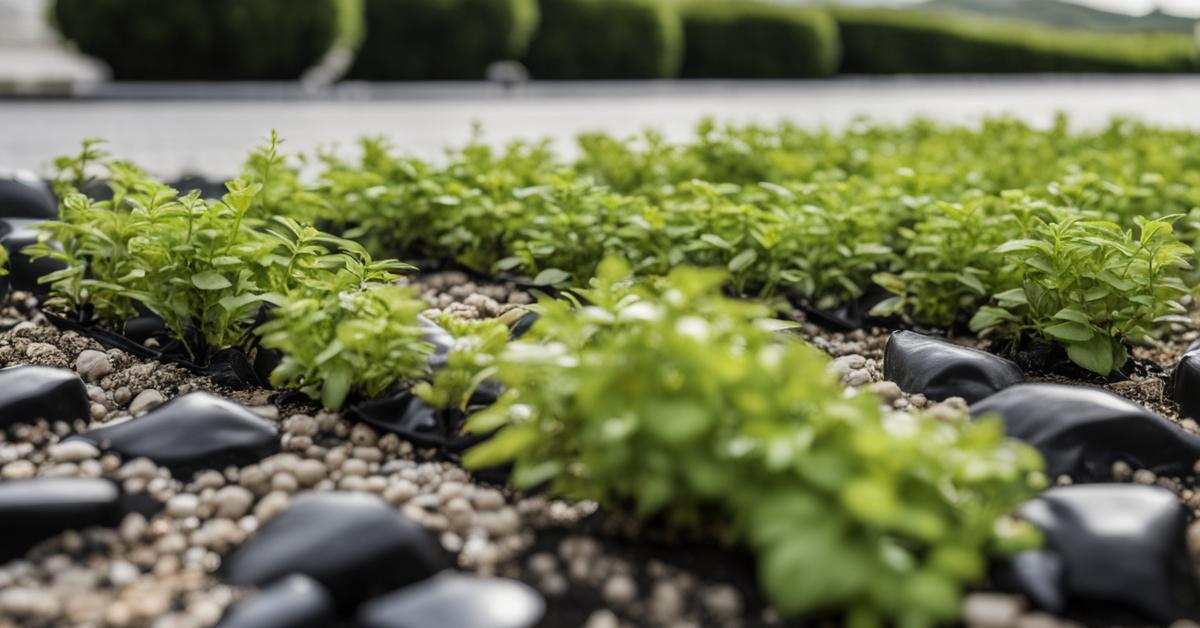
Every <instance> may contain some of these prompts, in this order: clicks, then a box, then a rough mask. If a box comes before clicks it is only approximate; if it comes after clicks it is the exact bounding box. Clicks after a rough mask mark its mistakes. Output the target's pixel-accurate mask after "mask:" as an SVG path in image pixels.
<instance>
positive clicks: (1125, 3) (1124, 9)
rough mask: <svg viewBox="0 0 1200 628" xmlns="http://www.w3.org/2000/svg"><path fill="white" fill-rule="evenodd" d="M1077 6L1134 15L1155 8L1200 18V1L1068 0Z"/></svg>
mask: <svg viewBox="0 0 1200 628" xmlns="http://www.w3.org/2000/svg"><path fill="white" fill-rule="evenodd" d="M1068 1H1070V2H1074V3H1075V4H1085V5H1087V6H1091V7H1096V8H1097V9H1104V10H1106V11H1119V12H1121V13H1131V14H1134V15H1142V14H1145V13H1149V12H1150V11H1152V10H1154V9H1155V8H1160V9H1162V10H1163V11H1166V12H1167V13H1174V14H1175V15H1185V16H1188V17H1200V0H1068Z"/></svg>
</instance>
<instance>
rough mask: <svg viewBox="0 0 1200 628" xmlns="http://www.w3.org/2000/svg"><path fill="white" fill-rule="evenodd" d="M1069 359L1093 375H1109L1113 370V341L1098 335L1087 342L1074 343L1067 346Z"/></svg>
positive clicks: (1122, 349)
mask: <svg viewBox="0 0 1200 628" xmlns="http://www.w3.org/2000/svg"><path fill="white" fill-rule="evenodd" d="M1116 344H1120V343H1116ZM1124 350H1125V349H1124V347H1122V348H1121V351H1122V352H1123V351H1124ZM1067 357H1068V358H1070V359H1071V361H1072V362H1074V363H1075V364H1078V365H1079V366H1081V367H1083V368H1085V369H1087V370H1089V371H1091V372H1093V373H1099V374H1100V375H1108V374H1109V373H1111V372H1112V370H1113V341H1112V340H1111V339H1109V338H1107V337H1105V336H1101V335H1098V334H1097V335H1095V336H1093V337H1092V338H1091V339H1090V340H1087V341H1085V342H1072V343H1070V344H1068V345H1067Z"/></svg>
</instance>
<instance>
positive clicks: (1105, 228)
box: [971, 216, 1194, 375]
mask: <svg viewBox="0 0 1200 628" xmlns="http://www.w3.org/2000/svg"><path fill="white" fill-rule="evenodd" d="M1178 218H1179V217H1178V216H1170V217H1167V218H1164V219H1159V220H1146V219H1144V218H1141V217H1138V219H1137V223H1138V229H1139V234H1138V235H1137V236H1135V235H1134V234H1133V233H1132V232H1131V231H1128V230H1122V229H1121V228H1120V227H1119V226H1118V225H1116V224H1114V223H1111V222H1107V221H1102V220H1095V219H1088V218H1084V217H1082V216H1066V217H1063V218H1061V219H1060V220H1058V221H1057V222H1051V223H1046V222H1041V221H1039V222H1038V224H1037V227H1036V230H1035V232H1034V234H1035V236H1037V237H1035V238H1029V239H1020V240H1013V241H1011V242H1007V243H1005V244H1003V245H1001V246H1000V247H998V248H997V249H996V250H995V252H996V253H998V254H1004V255H1005V256H1006V257H1007V259H1009V260H1010V262H1009V265H1010V266H1011V268H1012V270H1013V271H1014V272H1015V273H1016V274H1017V275H1018V276H1019V277H1020V278H1021V283H1020V287H1018V288H1013V289H1011V290H1006V291H1004V292H1000V293H999V294H996V295H995V300H996V303H997V307H983V308H980V310H979V312H978V313H976V314H975V316H974V317H973V318H972V319H971V329H972V330H973V331H979V332H983V333H985V334H995V335H1001V336H1004V337H1007V338H1009V339H1012V340H1013V341H1020V340H1023V339H1027V338H1028V339H1032V340H1034V341H1037V342H1044V343H1059V344H1063V345H1065V346H1066V349H1067V356H1068V357H1069V358H1070V359H1071V361H1072V362H1074V363H1075V364H1077V365H1079V366H1081V367H1083V368H1085V369H1087V370H1089V371H1093V372H1095V373H1098V374H1100V375H1108V374H1109V373H1110V372H1112V371H1114V370H1117V369H1120V368H1121V367H1122V366H1123V365H1124V364H1125V361H1126V360H1127V359H1128V353H1127V351H1126V349H1125V346H1124V344H1123V343H1122V341H1123V340H1124V339H1126V338H1131V339H1135V340H1141V339H1145V338H1146V337H1148V336H1149V335H1150V333H1151V330H1152V329H1153V325H1154V323H1155V321H1156V320H1157V319H1159V318H1160V317H1163V316H1167V315H1171V314H1179V313H1182V312H1185V311H1186V310H1185V309H1184V308H1183V306H1181V305H1180V304H1179V302H1178V299H1179V298H1180V297H1182V296H1183V295H1185V294H1187V292H1188V288H1187V286H1186V285H1185V284H1184V283H1183V281H1182V279H1181V278H1180V272H1181V270H1182V269H1184V268H1187V267H1189V266H1190V264H1189V261H1188V260H1189V259H1191V258H1192V256H1193V255H1194V252H1193V251H1192V249H1191V248H1190V247H1188V246H1187V245H1185V244H1182V243H1180V242H1179V240H1178V237H1177V236H1176V235H1175V233H1174V231H1173V229H1172V226H1171V225H1172V223H1173V222H1175V221H1176V220H1177V219H1178Z"/></svg>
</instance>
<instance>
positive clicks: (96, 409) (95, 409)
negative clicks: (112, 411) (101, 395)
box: [91, 403, 108, 421]
mask: <svg viewBox="0 0 1200 628" xmlns="http://www.w3.org/2000/svg"><path fill="white" fill-rule="evenodd" d="M91 415H92V418H93V419H95V420H97V421H99V420H100V419H103V418H104V417H106V416H108V408H106V407H104V404H102V403H93V404H92V405H91Z"/></svg>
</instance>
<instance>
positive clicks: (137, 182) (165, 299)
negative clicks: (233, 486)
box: [27, 134, 419, 404]
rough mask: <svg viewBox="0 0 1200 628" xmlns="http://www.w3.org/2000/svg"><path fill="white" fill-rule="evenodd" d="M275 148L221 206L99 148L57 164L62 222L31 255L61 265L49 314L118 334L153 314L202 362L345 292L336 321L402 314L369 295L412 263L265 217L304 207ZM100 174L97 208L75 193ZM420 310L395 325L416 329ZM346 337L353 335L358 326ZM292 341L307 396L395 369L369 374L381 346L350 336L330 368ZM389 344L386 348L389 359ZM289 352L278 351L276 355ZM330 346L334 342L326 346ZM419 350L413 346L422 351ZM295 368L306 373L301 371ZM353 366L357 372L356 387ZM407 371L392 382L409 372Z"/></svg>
mask: <svg viewBox="0 0 1200 628" xmlns="http://www.w3.org/2000/svg"><path fill="white" fill-rule="evenodd" d="M277 146H278V138H277V137H276V136H275V135H274V134H272V137H271V139H270V141H269V142H268V144H267V145H266V146H265V147H264V148H262V149H259V150H258V151H256V153H255V156H254V158H252V159H251V161H250V164H249V165H248V166H247V172H248V176H249V177H250V179H253V182H251V181H250V180H248V179H237V180H234V181H231V182H229V183H228V184H227V185H226V187H227V188H228V189H229V193H228V194H226V195H225V196H224V197H222V198H221V199H220V200H214V201H207V200H204V199H201V198H199V196H198V195H197V194H194V193H193V194H188V195H185V196H179V193H178V192H177V191H176V190H174V189H173V188H171V187H169V186H166V185H163V184H162V183H159V182H157V181H155V180H153V179H152V178H151V177H149V176H148V175H146V174H145V173H144V172H143V171H141V170H140V169H138V168H136V167H134V166H132V165H131V164H127V163H122V162H114V161H109V160H108V159H107V156H106V155H105V154H104V153H103V152H102V151H101V150H100V149H98V148H97V146H96V144H95V143H94V142H88V143H85V145H84V148H83V150H82V152H81V153H80V154H79V155H78V156H76V157H74V158H64V159H62V160H60V161H59V167H60V177H59V178H58V181H57V187H58V189H59V190H60V192H61V193H63V194H65V199H64V201H63V204H62V208H61V213H60V217H59V220H57V221H50V222H46V223H43V224H41V225H40V226H39V227H38V228H39V229H40V230H41V231H42V235H41V236H40V238H39V242H38V244H36V245H33V246H31V247H29V248H28V249H27V252H28V253H29V254H31V255H32V256H34V257H35V258H39V257H49V258H53V259H56V260H59V261H61V262H63V264H64V265H65V267H64V268H63V269H62V270H59V271H56V272H54V273H51V274H49V275H47V276H45V277H43V278H41V281H42V282H43V283H48V284H50V295H51V298H50V299H49V300H48V301H47V305H48V306H50V307H55V308H60V309H63V310H67V311H69V312H72V313H77V314H80V315H85V314H86V315H91V316H94V317H95V318H96V319H98V320H99V321H100V322H102V323H105V324H108V325H110V326H112V327H115V328H117V329H120V328H121V326H122V325H123V324H124V323H125V322H126V321H128V320H130V319H132V318H134V317H135V316H138V315H140V314H142V313H144V312H145V311H149V312H151V313H153V314H156V315H158V316H159V317H161V318H162V319H163V321H164V322H165V324H166V326H167V328H168V329H169V330H171V332H172V334H173V335H174V337H175V338H176V339H178V340H180V341H181V342H183V343H184V346H185V348H186V349H187V351H188V352H189V354H190V357H191V358H192V359H193V360H199V361H203V360H205V359H207V358H208V356H209V354H211V353H214V352H216V351H218V350H220V349H223V348H227V347H238V348H242V349H246V350H249V349H252V348H253V346H254V345H255V343H256V338H255V335H254V333H253V327H254V326H255V325H256V322H257V320H258V319H259V316H260V313H261V311H262V309H263V308H264V307H270V306H281V308H280V309H279V310H278V311H277V315H278V316H283V317H285V318H290V319H293V320H294V319H301V318H302V317H303V315H304V314H306V311H305V309H304V307H305V305H303V304H306V303H308V302H309V300H317V301H322V300H323V299H321V298H320V296H321V295H339V294H341V295H343V297H344V298H343V301H344V303H343V304H342V305H341V306H339V307H341V308H342V309H341V310H339V312H342V311H349V312H350V315H349V316H346V315H342V314H338V316H334V318H335V319H337V320H339V321H340V320H341V319H342V318H353V317H354V316H356V315H361V316H362V317H368V318H370V317H376V316H377V315H378V313H379V311H381V309H382V308H383V307H384V306H385V305H400V304H403V303H405V301H403V300H402V299H400V298H399V297H396V296H388V295H390V293H389V292H385V293H381V294H380V295H372V297H365V296H361V295H359V293H362V292H366V291H369V290H372V289H374V288H378V287H380V286H386V285H387V284H388V282H390V281H391V280H392V279H395V278H396V277H397V275H396V274H395V273H396V272H398V271H401V270H406V269H411V268H412V267H411V266H409V265H407V264H401V263H399V262H397V261H395V260H373V259H372V258H371V256H370V255H369V254H368V253H367V251H366V249H365V248H364V247H363V246H362V245H360V244H358V243H356V242H353V241H350V240H346V239H343V238H338V237H334V236H332V235H329V234H327V233H324V232H321V231H319V230H317V229H315V228H313V227H311V226H309V225H307V224H304V223H302V222H300V221H298V220H296V219H294V218H291V217H288V216H283V215H276V216H272V217H270V218H269V219H268V218H267V217H266V216H267V214H269V213H271V210H272V208H273V207H275V206H276V205H281V204H283V201H282V200H280V199H283V198H284V197H287V198H289V199H291V200H290V201H289V202H294V201H295V200H296V199H297V198H299V197H297V196H295V195H292V194H291V192H290V190H292V189H293V188H294V187H295V179H294V177H293V174H294V173H293V172H292V171H291V170H289V169H288V168H286V167H284V165H283V162H282V159H281V158H280V157H279V156H278V153H277ZM95 174H99V175H100V176H101V177H103V178H104V179H105V180H106V182H107V185H108V187H109V188H110V189H111V191H112V198H111V199H110V200H105V201H94V200H92V199H90V198H88V197H87V196H85V195H84V194H82V193H80V192H78V191H77V190H78V189H79V187H81V186H84V185H86V184H87V183H88V181H89V180H90V179H91V177H92V176H93V175H95ZM281 177H282V178H281ZM272 199H274V200H272ZM264 202H265V203H266V204H264ZM336 301H337V300H336V299H334V300H333V302H336ZM298 303H299V304H301V305H297V304H298ZM413 307H416V306H415V305H410V306H408V307H407V308H402V309H400V310H398V311H397V312H394V313H392V314H389V316H394V317H398V318H397V319H396V320H406V319H405V318H404V317H406V316H408V314H406V312H408V311H409V310H411V309H412V308H413ZM356 308H358V309H356ZM318 309H319V308H318ZM359 310H361V312H360V311H359ZM418 311H419V310H418ZM415 315H416V314H415V312H412V313H411V316H412V317H415ZM331 316H332V315H331ZM313 317H314V319H313V320H317V319H319V318H320V317H319V316H318V315H316V314H313ZM339 317H340V318H339ZM305 320H307V319H305ZM380 320H381V321H387V320H389V319H388V318H387V317H383V318H381V319H380ZM392 323H393V324H395V321H392ZM286 325H287V323H286V322H284V323H280V324H279V326H280V327H286ZM344 327H345V328H346V329H352V328H354V324H353V323H348V324H346V325H345V326H344ZM268 329H271V328H270V327H268ZM189 330H196V331H198V332H199V333H200V335H201V336H202V337H203V339H204V348H205V349H206V350H203V351H202V350H201V348H200V347H197V346H193V345H192V344H189V342H188V339H189V337H190V334H189V333H188V332H189ZM288 331H289V332H290V333H291V335H292V337H293V342H294V343H295V347H294V348H295V350H296V351H297V352H298V353H297V354H296V355H295V356H292V357H291V359H290V360H289V359H288V358H287V357H285V360H284V362H285V366H287V367H288V368H289V369H291V370H290V371H288V372H286V373H284V374H282V375H280V376H279V381H286V382H299V381H302V382H303V385H304V386H305V387H307V388H310V389H311V387H312V386H313V385H314V384H313V382H314V381H318V382H325V381H331V382H333V383H332V384H330V385H328V386H327V388H328V389H329V393H328V397H327V398H328V399H330V400H331V401H336V402H337V403H338V404H340V403H341V399H344V397H345V394H346V391H340V388H343V387H347V388H348V387H349V386H350V385H351V384H354V385H356V386H357V385H360V384H361V386H362V388H364V389H365V390H366V391H367V392H368V394H375V393H376V391H377V390H378V389H379V386H378V382H379V380H380V379H381V375H380V374H379V371H380V370H381V369H383V370H386V369H387V368H388V367H387V366H386V365H383V364H374V365H373V366H370V367H369V368H368V367H367V366H363V365H364V364H366V363H367V362H369V361H370V359H373V358H377V357H379V356H380V355H381V354H379V353H377V351H378V350H379V347H372V346H370V345H371V343H370V342H358V343H354V342H352V338H351V337H350V336H346V337H345V338H339V340H340V341H341V343H342V347H341V348H339V349H338V350H337V353H339V355H338V356H336V357H337V359H336V360H334V359H332V358H331V357H325V358H324V359H321V360H317V361H316V363H313V362H311V361H310V358H311V357H312V356H309V355H307V354H304V353H303V350H305V349H307V348H308V347H306V346H305V345H304V344H303V342H302V341H303V340H305V339H310V338H313V337H314V336H312V335H311V334H309V333H308V332H306V331H304V330H303V329H289V330H288ZM347 333H348V332H347ZM325 340H327V341H332V338H326V339H325ZM404 340H406V338H404V337H401V338H400V340H399V341H404ZM390 342H391V341H380V342H379V345H380V346H383V347H388V350H389V351H391V350H393V349H394V347H392V345H390V344H389V343H390ZM279 344H280V341H279V340H277V339H273V340H272V346H276V345H279ZM417 344H419V343H417ZM328 346H331V345H330V344H329V342H327V343H326V344H325V345H322V348H327V347H328ZM279 348H285V349H286V348H287V347H284V346H280V347H279ZM418 349H419V347H418V346H416V345H414V348H413V350H414V351H417V350H418ZM382 355H384V356H387V355H391V354H390V353H384V354H382ZM294 363H299V364H300V365H301V366H302V367H303V368H302V369H300V370H297V367H295V366H294ZM343 363H351V364H354V365H355V368H357V369H358V371H357V372H355V373H354V374H353V376H354V377H352V378H351V379H350V381H349V382H347V381H346V374H345V372H344V371H345V368H344V364H343ZM310 367H311V368H310ZM314 369H315V370H314ZM322 369H324V370H322ZM397 373H398V374H397V375H396V376H395V377H393V378H392V379H391V380H389V383H390V382H394V381H395V380H396V379H399V378H400V377H403V376H404V375H405V374H406V373H407V371H405V370H403V369H401V370H399V371H397ZM343 384H345V386H343ZM317 387H318V388H322V386H321V385H320V384H317ZM339 391H340V392H339Z"/></svg>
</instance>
